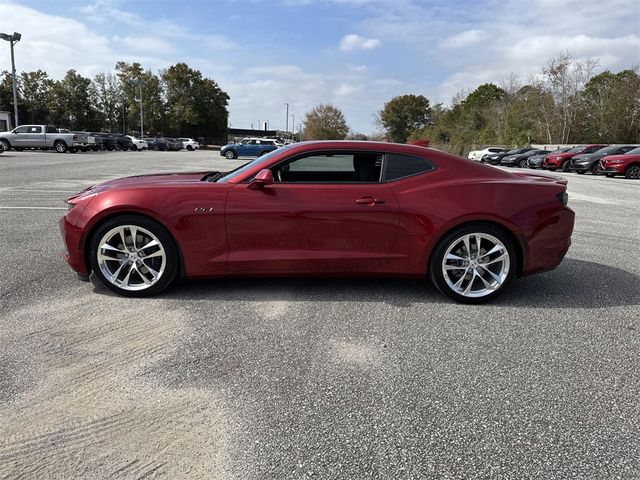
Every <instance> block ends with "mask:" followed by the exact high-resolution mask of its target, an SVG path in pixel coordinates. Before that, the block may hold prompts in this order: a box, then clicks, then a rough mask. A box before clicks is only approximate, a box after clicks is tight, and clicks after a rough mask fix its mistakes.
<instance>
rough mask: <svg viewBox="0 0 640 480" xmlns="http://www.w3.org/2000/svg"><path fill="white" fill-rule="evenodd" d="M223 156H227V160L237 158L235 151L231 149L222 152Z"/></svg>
mask: <svg viewBox="0 0 640 480" xmlns="http://www.w3.org/2000/svg"><path fill="white" fill-rule="evenodd" d="M224 156H225V157H227V158H228V159H229V160H233V159H234V158H238V156H237V155H236V152H234V151H233V150H227V151H226V152H224Z"/></svg>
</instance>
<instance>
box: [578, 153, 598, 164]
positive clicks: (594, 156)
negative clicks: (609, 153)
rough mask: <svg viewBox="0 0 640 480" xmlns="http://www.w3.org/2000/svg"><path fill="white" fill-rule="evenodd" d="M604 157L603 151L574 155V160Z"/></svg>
mask: <svg viewBox="0 0 640 480" xmlns="http://www.w3.org/2000/svg"><path fill="white" fill-rule="evenodd" d="M602 157H604V155H603V154H601V153H600V154H599V153H583V154H581V155H576V156H575V157H573V161H574V162H580V161H588V160H599V159H600V158H602Z"/></svg>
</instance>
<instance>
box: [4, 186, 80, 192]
mask: <svg viewBox="0 0 640 480" xmlns="http://www.w3.org/2000/svg"><path fill="white" fill-rule="evenodd" d="M11 192H22V193H24V192H26V193H31V192H35V193H72V194H73V193H78V191H77V190H35V189H18V188H11V187H7V188H4V189H2V188H0V193H11Z"/></svg>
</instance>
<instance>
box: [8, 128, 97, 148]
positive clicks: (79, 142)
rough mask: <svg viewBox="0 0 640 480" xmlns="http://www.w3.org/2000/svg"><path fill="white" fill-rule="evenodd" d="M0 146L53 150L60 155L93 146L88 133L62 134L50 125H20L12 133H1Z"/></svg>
mask: <svg viewBox="0 0 640 480" xmlns="http://www.w3.org/2000/svg"><path fill="white" fill-rule="evenodd" d="M0 145H1V146H2V149H3V150H10V149H12V148H13V149H15V150H22V149H23V148H39V149H43V150H46V149H49V148H53V149H55V151H56V152H58V153H64V152H66V151H69V152H76V151H78V150H81V149H84V148H86V147H89V146H91V138H90V137H89V135H87V134H86V133H60V132H59V131H58V129H57V128H55V127H51V126H49V125H20V126H19V127H17V128H14V129H13V130H11V131H10V132H0Z"/></svg>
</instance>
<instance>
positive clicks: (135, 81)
mask: <svg viewBox="0 0 640 480" xmlns="http://www.w3.org/2000/svg"><path fill="white" fill-rule="evenodd" d="M133 84H134V85H138V86H139V87H140V140H142V137H144V115H143V113H142V80H141V79H139V78H138V79H137V80H134V82H133ZM124 133H127V132H124Z"/></svg>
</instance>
